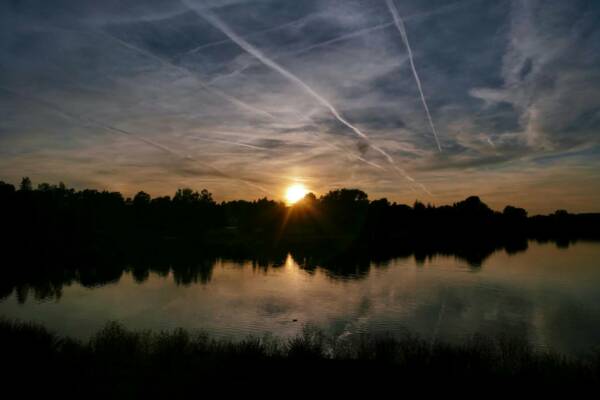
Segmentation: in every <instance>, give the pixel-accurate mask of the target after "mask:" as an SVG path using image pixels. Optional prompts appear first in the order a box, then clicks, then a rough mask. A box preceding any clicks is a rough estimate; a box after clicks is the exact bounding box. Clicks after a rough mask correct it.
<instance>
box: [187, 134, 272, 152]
mask: <svg viewBox="0 0 600 400" xmlns="http://www.w3.org/2000/svg"><path fill="white" fill-rule="evenodd" d="M193 139H194V140H204V141H206V142H214V143H223V144H228V145H232V146H240V147H245V148H248V149H254V150H262V151H269V150H271V149H268V148H266V147H260V146H255V145H253V144H247V143H241V142H233V141H229V140H221V139H210V138H203V137H193Z"/></svg>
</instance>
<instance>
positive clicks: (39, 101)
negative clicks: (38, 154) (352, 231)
mask: <svg viewBox="0 0 600 400" xmlns="http://www.w3.org/2000/svg"><path fill="white" fill-rule="evenodd" d="M0 90H3V91H5V92H7V93H10V94H11V95H13V96H16V97H20V98H22V99H25V100H27V101H29V102H32V103H37V104H41V105H42V106H44V107H46V108H48V109H50V110H53V111H54V112H56V113H58V114H60V115H62V116H63V117H66V118H69V119H72V120H75V121H79V122H81V123H84V124H92V125H96V126H98V127H100V128H102V129H104V130H107V131H110V132H114V133H118V134H121V135H125V136H129V137H132V138H134V139H137V140H139V141H140V142H142V143H145V144H147V145H149V146H151V147H154V148H156V149H159V150H162V151H164V152H165V153H168V154H170V155H172V156H175V157H177V158H180V159H183V160H191V161H194V162H196V163H198V164H200V165H202V166H203V167H205V168H207V169H209V170H211V171H212V173H213V175H215V176H220V177H222V178H227V179H232V180H236V181H239V182H242V183H244V184H246V185H248V186H251V187H254V188H257V189H260V190H261V191H263V192H265V193H268V194H273V193H272V192H271V191H269V190H267V189H265V188H264V187H262V186H260V185H257V184H255V183H254V182H251V181H248V180H246V179H243V178H236V177H233V176H231V175H229V174H227V173H225V172H223V171H221V170H220V169H218V168H216V167H214V166H212V165H210V164H207V163H205V162H202V161H198V160H196V159H194V158H192V157H190V156H183V155H181V154H179V153H178V152H176V151H174V150H172V149H170V148H169V147H167V146H164V145H162V144H160V143H157V142H154V141H153V140H149V139H146V138H143V137H141V136H139V135H137V134H135V133H133V132H130V131H127V130H125V129H121V128H116V127H114V126H112V125H108V124H105V123H103V122H101V121H97V120H95V119H92V118H90V117H85V116H81V115H77V114H74V113H71V112H69V111H65V110H64V109H63V108H61V107H59V106H57V105H56V104H54V103H51V102H48V101H46V100H42V99H39V98H37V97H33V96H28V95H24V94H22V93H19V92H17V91H14V90H12V89H8V88H5V87H2V86H0Z"/></svg>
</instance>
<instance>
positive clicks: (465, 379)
mask: <svg viewBox="0 0 600 400" xmlns="http://www.w3.org/2000/svg"><path fill="white" fill-rule="evenodd" d="M0 354H2V361H3V362H4V364H5V365H8V366H10V371H11V372H10V374H13V375H14V377H13V379H14V378H17V379H18V378H21V379H26V380H29V381H31V382H33V381H34V380H35V381H37V382H50V384H56V385H58V386H63V385H64V384H65V383H66V382H68V383H69V387H70V388H71V389H72V390H76V389H78V388H79V389H83V388H85V390H86V392H89V391H96V393H97V394H98V393H104V392H107V393H108V392H110V393H115V392H117V393H120V394H134V393H135V394H140V393H146V392H147V393H151V394H157V393H160V392H165V393H169V394H173V393H177V392H181V393H183V392H188V391H195V392H197V391H201V390H203V388H205V387H206V386H207V385H214V384H215V383H217V382H228V383H231V384H240V383H247V384H251V383H261V382H262V383H265V382H266V383H265V384H268V385H271V386H272V385H288V384H290V385H292V386H290V387H293V386H295V385H300V386H302V387H303V388H306V385H308V386H314V387H316V386H317V385H319V384H326V385H328V386H329V387H331V386H334V385H342V386H346V388H355V387H357V386H360V385H372V384H376V383H377V382H379V383H386V382H387V383H388V384H389V383H390V382H394V384H405V385H406V384H411V385H412V384H416V383H429V384H431V383H436V384H439V383H448V384H457V383H461V384H462V383H465V384H467V385H469V386H473V385H476V384H491V383H500V382H502V383H510V384H526V385H538V384H544V385H550V386H555V385H570V384H597V383H600V352H596V353H591V354H590V355H589V356H588V357H582V358H578V359H570V358H566V357H564V356H561V355H559V354H556V353H553V352H541V351H537V350H535V349H533V348H532V347H531V345H530V344H529V343H528V342H527V341H526V340H524V339H522V338H516V337H506V336H497V337H493V338H489V337H482V336H473V337H471V338H469V339H468V340H466V341H465V342H464V343H462V344H458V345H453V344H447V343H442V342H431V341H429V340H425V339H424V338H420V337H417V336H414V335H410V334H406V335H404V336H402V337H391V336H384V337H370V336H366V335H362V336H361V335H359V336H354V337H346V338H344V339H340V338H335V337H331V336H327V335H325V334H324V333H322V332H321V331H319V330H317V329H313V328H305V329H304V330H303V332H302V333H301V334H299V335H298V336H296V337H293V338H290V339H286V340H284V339H278V338H274V337H270V336H264V337H260V338H259V337H249V338H247V339H245V340H241V341H237V342H232V341H227V340H217V339H212V338H210V337H209V336H208V335H207V334H204V333H191V332H188V331H185V330H182V329H176V330H172V331H168V332H166V331H165V332H156V333H153V332H149V331H130V330H127V329H125V328H124V327H123V326H121V325H119V324H118V323H114V322H113V323H109V324H107V325H106V326H105V327H104V328H103V329H102V330H101V331H99V332H98V333H96V334H95V335H94V336H92V337H91V338H90V339H89V340H88V341H79V340H75V339H71V338H64V337H60V336H57V335H55V334H53V333H50V332H48V331H47V330H46V329H45V328H44V327H42V326H39V325H35V324H27V323H19V322H13V321H7V320H0ZM5 374H6V373H5ZM5 376H6V375H5ZM6 382H9V380H7V381H6ZM545 387H548V386H545Z"/></svg>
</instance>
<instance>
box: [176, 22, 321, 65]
mask: <svg viewBox="0 0 600 400" xmlns="http://www.w3.org/2000/svg"><path fill="white" fill-rule="evenodd" d="M316 14H320V13H316ZM314 17H315V15H313V14H310V15H305V16H303V17H301V18H297V19H295V20H293V21H289V22H286V23H284V24H281V25H277V26H273V27H271V28H267V29H263V30H260V31H257V32H252V33H250V34H249V35H248V36H249V37H250V36H258V35H263V34H265V33H269V32H273V31H277V30H280V29H285V28H287V27H288V26H294V25H298V24H300V23H302V22H304V21H306V20H309V19H311V18H314ZM226 43H231V41H230V40H229V39H224V40H217V41H215V42H210V43H205V44H202V45H200V46H197V47H194V48H193V49H191V50H188V51H186V52H185V53H184V54H183V55H184V56H185V55H188V54H195V53H197V52H199V51H200V50H203V49H207V48H209V47H214V46H219V45H222V44H226Z"/></svg>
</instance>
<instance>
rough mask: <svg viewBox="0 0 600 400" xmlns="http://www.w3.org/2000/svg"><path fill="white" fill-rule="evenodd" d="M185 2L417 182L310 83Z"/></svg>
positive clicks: (221, 22)
mask: <svg viewBox="0 0 600 400" xmlns="http://www.w3.org/2000/svg"><path fill="white" fill-rule="evenodd" d="M185 3H186V4H187V5H188V6H189V7H190V9H192V10H194V11H195V12H196V13H197V14H198V15H199V16H200V17H202V18H204V19H205V20H206V21H208V22H209V23H210V24H211V25H213V26H214V27H215V28H217V29H219V30H220V31H221V32H223V34H225V36H227V37H228V38H229V39H231V41H232V42H234V43H236V44H237V45H238V46H240V48H242V49H243V50H244V51H246V52H247V53H249V54H250V55H252V56H254V57H255V58H256V59H258V60H259V61H260V62H261V63H263V64H264V65H266V66H267V67H269V68H271V69H273V70H275V71H276V72H278V73H280V74H281V75H283V76H284V77H285V78H287V79H289V80H290V81H292V82H293V83H295V84H296V85H297V86H299V87H300V88H301V89H303V90H304V91H305V92H306V93H307V94H309V95H310V96H311V97H312V98H314V99H315V100H316V101H317V102H318V103H319V104H321V105H323V106H324V107H325V108H327V109H328V110H329V111H330V112H331V114H332V115H333V116H334V117H335V118H336V119H337V120H338V121H339V122H340V123H342V124H343V125H344V126H346V127H347V128H349V129H350V130H352V131H353V132H354V133H355V134H356V135H358V136H359V137H361V138H362V139H365V140H366V141H367V143H368V144H369V147H371V148H372V149H374V150H375V151H377V152H378V153H380V154H381V155H382V156H383V157H385V159H386V160H387V161H388V163H389V164H391V165H392V167H393V169H394V170H395V171H396V172H399V173H400V175H401V176H402V177H404V178H405V179H407V180H408V181H409V182H411V184H415V180H414V179H413V178H412V177H411V176H410V175H408V174H407V173H406V171H404V169H402V168H399V167H398V166H397V165H396V162H395V161H394V159H393V158H392V156H390V155H389V154H388V153H387V152H386V151H385V150H383V149H382V148H380V147H378V146H376V145H374V144H373V143H371V141H370V140H369V137H368V136H367V135H366V134H365V133H363V132H362V131H361V130H360V129H359V128H358V127H356V126H354V125H353V124H352V123H350V122H349V121H348V120H346V119H345V118H344V117H343V116H342V115H341V114H340V113H339V112H338V110H337V109H336V108H335V107H334V106H333V105H332V104H331V103H330V102H329V101H327V100H326V99H325V98H324V97H323V96H321V95H320V94H319V93H317V92H316V91H315V90H314V89H313V88H312V87H310V86H309V85H308V84H306V83H305V82H304V81H303V80H302V79H300V78H299V77H297V76H296V75H294V74H293V73H291V72H290V71H288V70H286V69H285V68H283V67H282V66H281V65H279V64H278V63H276V62H275V61H273V60H271V59H270V58H268V57H267V56H265V55H264V54H263V53H262V52H261V51H260V50H259V49H257V48H256V47H254V46H253V45H252V44H250V43H249V42H247V41H246V40H245V39H244V38H242V37H241V36H239V35H238V34H237V33H235V32H234V31H233V30H232V29H231V28H229V26H228V25H227V24H225V23H224V22H223V21H221V20H220V19H219V18H218V17H217V16H216V15H214V14H212V13H208V12H201V11H199V10H197V9H196V8H195V7H194V6H193V5H190V4H188V2H185ZM360 159H361V161H363V160H364V159H362V157H360ZM365 161H366V160H365ZM427 192H428V191H427Z"/></svg>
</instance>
